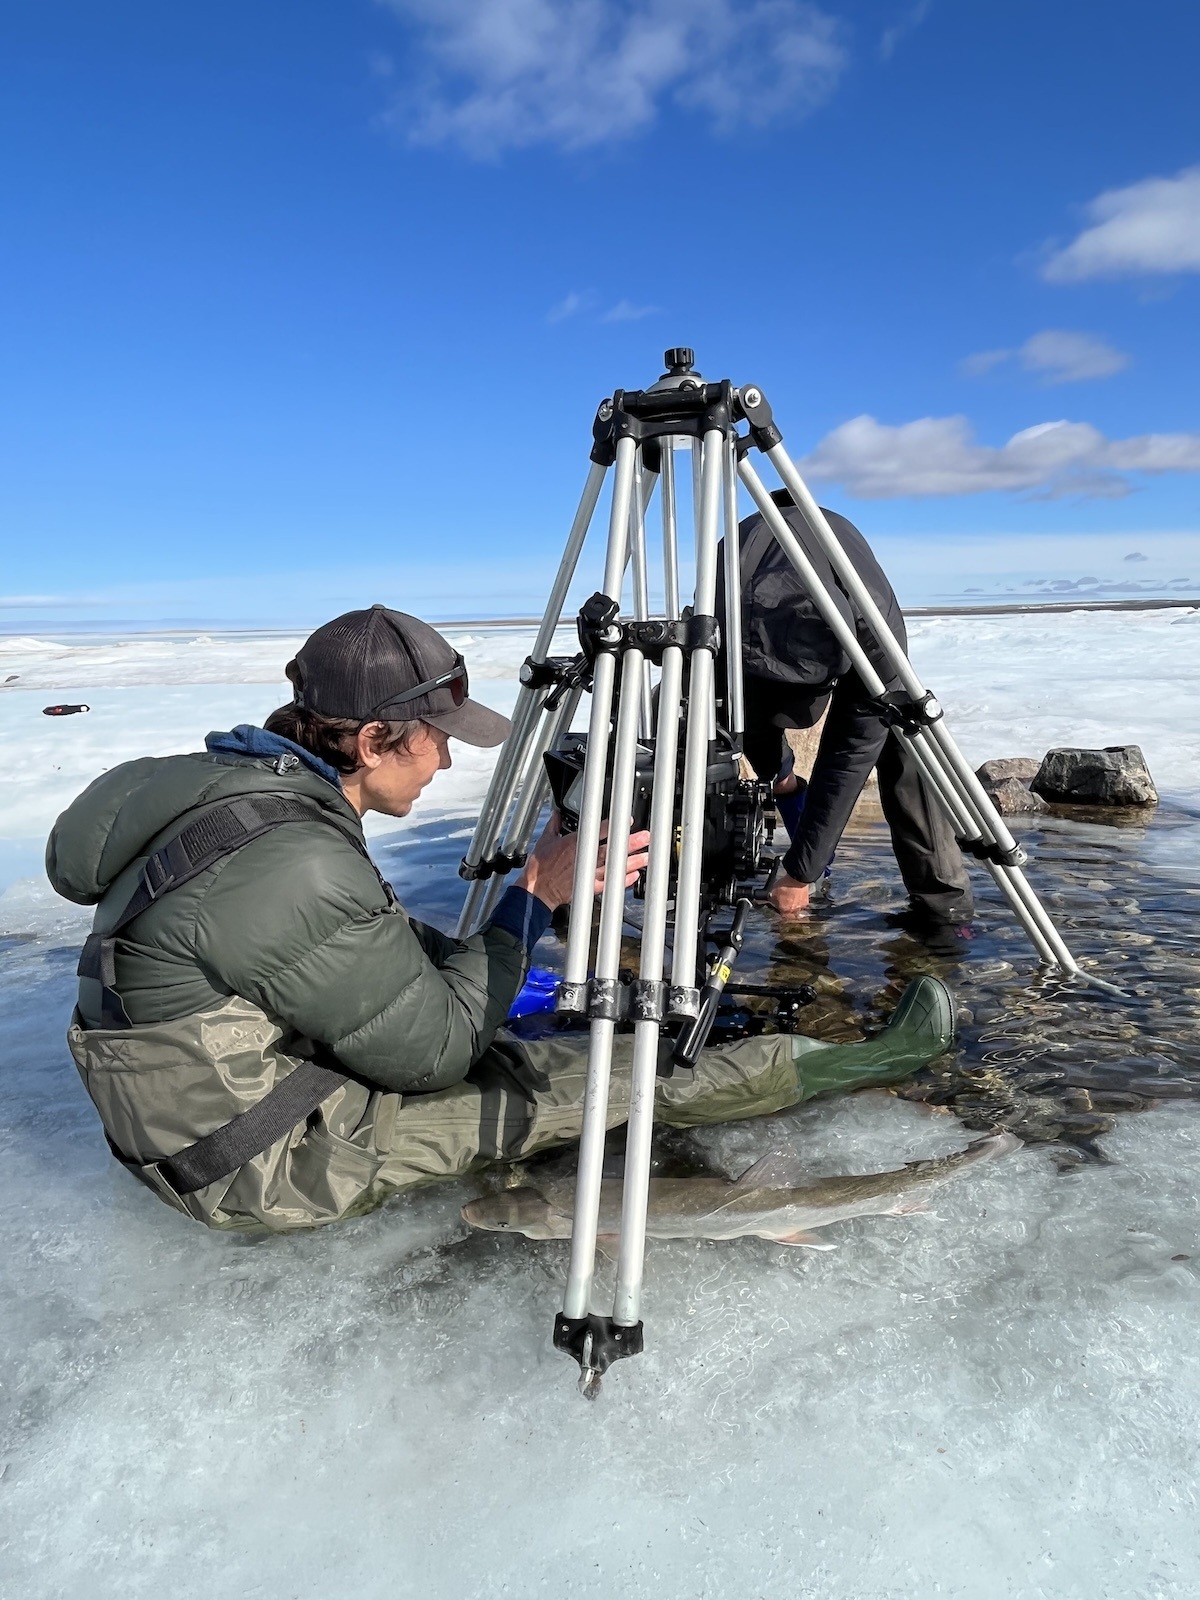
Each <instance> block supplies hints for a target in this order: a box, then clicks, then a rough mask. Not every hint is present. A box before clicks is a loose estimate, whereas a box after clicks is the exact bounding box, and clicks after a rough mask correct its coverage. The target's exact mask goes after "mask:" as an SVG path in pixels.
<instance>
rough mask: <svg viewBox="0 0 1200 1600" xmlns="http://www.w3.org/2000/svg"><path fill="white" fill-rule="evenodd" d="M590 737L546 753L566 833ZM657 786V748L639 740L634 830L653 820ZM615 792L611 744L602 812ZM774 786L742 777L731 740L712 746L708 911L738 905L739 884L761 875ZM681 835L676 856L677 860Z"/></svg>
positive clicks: (571, 828)
mask: <svg viewBox="0 0 1200 1600" xmlns="http://www.w3.org/2000/svg"><path fill="white" fill-rule="evenodd" d="M587 748H588V736H587V734H586V733H568V734H565V735H564V736H563V737H562V739H561V740H560V741H559V744H558V747H557V748H556V749H554V750H548V751H547V752H546V754H545V756H544V757H543V760H544V762H545V766H546V775H547V777H548V778H549V780H550V792H551V794H552V795H553V797H554V805H555V808H556V809H557V811H558V814H559V817H560V819H561V825H562V830H563V832H564V833H574V832H575V831H576V829H577V828H578V827H579V807H580V805H581V803H582V800H583V773H584V766H585V764H586V762H587ZM653 788H654V748H653V744H652V743H650V742H640V743H639V744H638V746H637V753H636V757H635V761H634V777H633V799H632V802H631V805H630V812H631V816H632V828H633V831H634V832H635V833H636V832H639V831H641V830H642V829H645V828H647V827H648V826H649V823H650V799H651V795H652V793H653ZM611 795H612V748H611V746H610V749H609V765H608V770H607V771H606V772H605V775H604V807H603V813H602V814H603V816H604V817H605V818H607V817H608V813H609V809H610V797H611ZM768 795H769V788H768V786H767V785H766V784H762V783H756V782H754V781H753V780H752V779H747V778H743V777H742V776H741V769H740V763H739V760H738V756H737V753H736V751H735V750H734V749H733V748H732V746H731V745H730V744H729V741H728V739H720V738H718V739H714V740H712V741H711V742H710V744H709V756H708V770H707V775H706V781H705V801H704V848H703V854H702V866H701V874H702V876H701V899H702V901H703V902H705V903H706V904H707V906H708V907H709V909H710V910H711V909H712V908H714V907H716V906H720V905H733V904H734V902H735V901H736V900H737V898H738V890H739V886H740V885H744V884H745V883H747V882H748V881H750V880H751V879H753V878H755V877H757V875H758V873H759V871H760V870H761V869H762V868H763V866H764V865H765V860H764V854H765V852H766V849H767V845H768V844H769V842H770V837H771V832H772V829H773V819H774V813H773V812H770V811H768V809H767V806H766V804H765V802H766V801H767V799H768ZM678 843H679V841H678V838H677V839H676V849H675V851H674V852H673V860H677V859H678V854H679V851H678Z"/></svg>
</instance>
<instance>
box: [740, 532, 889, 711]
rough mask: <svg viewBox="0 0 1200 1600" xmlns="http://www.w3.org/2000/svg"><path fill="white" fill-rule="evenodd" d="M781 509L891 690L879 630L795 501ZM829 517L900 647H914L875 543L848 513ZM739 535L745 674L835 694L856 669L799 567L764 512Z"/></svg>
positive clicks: (840, 541)
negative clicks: (847, 590)
mask: <svg viewBox="0 0 1200 1600" xmlns="http://www.w3.org/2000/svg"><path fill="white" fill-rule="evenodd" d="M776 503H777V504H778V503H779V502H778V501H777V502H776ZM781 510H782V511H783V515H784V518H785V520H786V521H787V524H788V526H789V527H790V528H791V530H792V532H793V533H794V534H795V535H796V538H797V540H798V541H799V543H800V544H801V545H802V546H803V548H804V553H805V554H806V555H807V556H808V558H809V560H810V561H811V562H812V564H813V566H814V567H815V568H816V570H817V573H818V575H819V576H820V578H821V581H822V583H823V584H824V585H825V587H826V589H827V590H828V591H829V593H830V595H831V596H832V598H833V600H834V602H835V604H836V605H837V608H838V610H839V611H840V612H841V614H842V616H843V617H844V618H845V619H846V621H847V622H849V623H852V624H853V626H854V629H855V632H856V633H857V635H858V639H859V642H860V643H861V644H862V646H863V648H864V650H865V651H866V653H867V655H868V657H869V658H870V661H871V664H872V665H873V666H874V668H875V670H876V671H877V672H878V673H879V675H880V677H881V678H882V679H883V680H884V682H885V683H886V684H887V685H888V687H889V688H891V687H893V686H894V683H895V679H894V676H893V674H892V671H891V668H890V667H889V666H888V664H887V662H886V660H885V659H884V657H883V656H882V654H881V653H880V651H879V649H878V646H877V645H876V642H875V638H874V635H873V634H872V633H871V632H870V630H869V629H868V628H867V627H866V625H865V624H864V623H863V621H862V619H861V617H860V616H859V615H858V612H857V611H856V610H855V608H854V606H853V605H852V604H851V602H850V599H849V597H848V596H847V594H846V593H845V591H844V589H843V588H842V586H841V583H840V581H839V579H838V577H837V575H836V574H835V572H834V570H833V568H832V567H831V566H830V564H829V560H828V558H827V557H826V555H825V553H824V551H823V550H822V549H821V547H820V545H819V544H818V543H817V541H816V539H815V538H814V536H813V534H812V532H811V531H810V529H809V526H808V524H807V523H806V522H805V520H804V518H803V516H802V515H801V514H800V511H799V509H798V508H797V507H796V506H794V505H792V504H791V503H790V501H789V502H788V503H787V504H786V505H783V506H781ZM822 510H823V511H824V507H822ZM824 514H825V517H826V520H827V521H828V522H829V525H830V526H831V527H832V529H833V531H834V533H835V534H836V535H837V538H838V541H839V543H840V544H841V546H842V549H843V550H844V551H845V552H846V554H847V555H848V556H849V558H850V561H851V563H852V564H853V566H854V569H855V571H856V572H857V573H858V575H859V577H860V578H861V579H862V580H863V582H864V584H865V585H866V587H867V592H868V593H869V594H870V596H871V598H872V600H874V602H875V604H876V605H877V606H878V607H879V609H880V611H882V613H883V615H884V618H885V620H886V622H887V624H888V627H889V628H891V630H892V632H893V633H894V634H895V635H896V637H897V639H898V640H899V641H900V645H901V647H902V648H903V649H907V647H908V639H907V635H906V633H905V631H904V615H903V613H902V612H901V610H900V603H899V601H898V600H897V599H896V594H895V591H894V590H893V588H892V586H891V584H890V583H889V582H888V580H887V578H886V577H885V576H884V573H883V569H882V567H881V566H880V565H879V563H878V561H876V559H875V557H874V555H873V554H872V552H871V547H870V545H868V543H867V541H866V540H865V539H864V538H863V536H862V534H861V533H859V531H858V529H857V528H856V527H855V526H854V524H853V523H852V522H850V521H848V520H847V518H845V517H842V516H839V515H838V513H837V512H836V511H824ZM738 532H739V535H740V542H741V551H742V563H741V566H742V661H743V664H744V668H745V672H746V675H747V676H748V677H752V678H765V679H767V680H768V681H769V682H772V683H794V684H802V685H804V686H805V687H806V688H808V689H809V690H811V691H812V692H813V693H814V694H824V693H828V692H829V691H830V690H831V689H832V688H833V685H834V684H835V683H836V682H837V680H838V679H839V678H841V677H844V676H845V674H846V673H847V672H848V671H849V670H850V663H849V661H848V660H847V658H846V655H845V652H844V651H843V650H842V647H841V646H840V645H839V643H838V641H837V639H836V638H835V637H834V635H833V633H832V631H831V629H830V627H829V625H828V623H826V622H825V620H824V619H823V618H822V616H821V615H820V613H819V612H818V610H817V608H816V606H815V605H814V604H813V602H812V600H811V599H810V598H809V595H808V593H807V591H806V590H805V588H804V586H803V584H802V583H801V581H800V576H799V574H798V573H797V572H796V569H795V568H794V567H793V566H792V564H791V562H790V561H789V560H788V558H787V556H786V555H785V554H784V553H783V551H782V550H781V549H780V547H779V545H778V544H777V543H776V542H775V540H774V539H773V538H772V537H771V534H770V530H769V529H768V528H767V526H766V523H765V522H764V520H763V518H762V517H761V516H760V515H758V514H757V513H756V514H755V515H754V516H752V517H747V518H746V520H745V521H744V522H743V523H742V524H741V525H740V527H739V529H738ZM717 615H718V617H720V618H722V620H723V619H724V615H725V565H724V547H723V542H722V550H721V558H720V560H719V561H718V565H717Z"/></svg>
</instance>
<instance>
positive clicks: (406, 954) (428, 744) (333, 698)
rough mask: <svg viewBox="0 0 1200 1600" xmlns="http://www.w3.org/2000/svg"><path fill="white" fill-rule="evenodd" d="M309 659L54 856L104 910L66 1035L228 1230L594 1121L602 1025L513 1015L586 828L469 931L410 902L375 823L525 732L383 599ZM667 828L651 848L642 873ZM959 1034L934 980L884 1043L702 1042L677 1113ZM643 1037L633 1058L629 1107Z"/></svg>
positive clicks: (561, 1137)
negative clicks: (526, 1026)
mask: <svg viewBox="0 0 1200 1600" xmlns="http://www.w3.org/2000/svg"><path fill="white" fill-rule="evenodd" d="M287 673H288V678H289V679H290V681H291V682H292V684H293V685H294V686H295V697H294V700H293V703H292V704H291V705H289V706H284V707H282V708H281V709H280V710H278V711H275V712H273V713H272V714H271V716H269V717H268V718H267V721H266V725H265V727H264V728H254V727H249V726H241V727H238V728H235V729H234V730H233V732H232V733H218V734H210V736H209V738H208V740H207V746H208V748H207V750H205V751H199V752H197V753H196V754H194V755H181V756H167V757H164V758H146V759H144V760H140V761H130V762H126V763H124V764H123V765H121V766H118V767H114V768H113V769H112V770H111V771H109V772H106V773H104V774H103V775H102V776H101V777H99V778H97V779H96V781H95V782H94V783H93V784H91V785H90V787H89V788H87V789H86V790H85V791H84V792H83V793H82V794H81V795H80V796H79V797H78V799H77V800H75V801H74V803H73V804H72V805H71V806H70V807H69V808H68V809H67V810H66V811H65V812H64V813H63V815H62V816H61V817H60V818H59V820H58V822H57V823H56V824H55V827H54V831H53V833H52V834H51V837H50V842H49V845H48V847H47V854H46V866H47V872H48V874H49V877H50V881H51V882H52V884H53V885H54V887H55V889H56V890H57V891H58V892H59V893H60V894H62V895H65V896H66V897H67V898H68V899H70V900H74V901H76V902H77V903H79V904H81V905H92V904H94V905H96V907H97V910H96V920H95V926H94V931H93V933H92V935H91V937H90V938H89V940H88V941H87V944H86V945H85V946H84V951H83V955H82V957H81V959H80V965H79V971H80V979H81V981H80V986H79V1005H78V1010H77V1011H76V1014H75V1016H74V1018H73V1020H72V1022H71V1027H70V1031H69V1035H68V1038H69V1043H70V1048H71V1053H72V1055H73V1056H74V1058H75V1061H76V1064H77V1065H78V1067H79V1071H80V1073H81V1075H82V1077H83V1080H84V1083H85V1084H86V1086H87V1089H88V1092H89V1094H90V1095H91V1097H92V1099H93V1101H94V1102H95V1105H96V1108H97V1110H98V1111H99V1113H100V1117H101V1120H102V1121H103V1124H104V1128H105V1132H106V1134H107V1137H108V1141H109V1144H110V1146H111V1148H112V1150H113V1153H114V1155H115V1156H116V1157H117V1158H118V1160H120V1161H121V1162H122V1163H123V1164H124V1165H125V1166H126V1167H128V1168H129V1170H130V1171H131V1172H133V1173H134V1174H135V1175H136V1176H137V1177H139V1178H141V1179H142V1180H143V1182H145V1183H147V1184H148V1185H149V1186H150V1187H151V1188H152V1189H154V1191H155V1192H156V1193H157V1194H158V1195H159V1196H160V1197H161V1198H162V1199H164V1200H166V1201H167V1202H168V1203H169V1204H171V1205H173V1206H174V1207H176V1209H178V1210H181V1211H184V1212H186V1213H188V1214H189V1215H190V1216H192V1217H194V1218H196V1219H197V1220H198V1221H201V1222H204V1223H207V1224H209V1225H210V1226H212V1227H220V1228H243V1227H254V1226H258V1225H261V1226H265V1227H267V1228H272V1229H285V1228H298V1227H311V1226H313V1225H315V1224H318V1223H323V1222H330V1221H334V1220H335V1219H337V1218H340V1217H344V1216H349V1215H355V1214H357V1213H360V1212H363V1211H367V1210H369V1209H371V1208H372V1207H373V1206H376V1205H378V1204H379V1203H380V1202H381V1201H382V1200H384V1199H385V1198H386V1197H387V1196H388V1195H389V1194H393V1193H395V1192H396V1191H398V1190H402V1189H407V1188H410V1187H412V1186H413V1185H415V1184H419V1183H426V1182H428V1181H430V1180H431V1179H438V1178H449V1177H456V1176H459V1175H461V1174H462V1173H465V1172H467V1171H469V1170H471V1169H472V1168H474V1167H477V1166H479V1165H482V1164H485V1163H487V1162H491V1161H508V1160H512V1159H514V1158H516V1157H519V1156H527V1155H529V1154H531V1153H532V1152H534V1151H536V1150H541V1149H544V1148H546V1147H548V1146H550V1145H555V1144H562V1143H564V1142H567V1141H570V1140H572V1139H574V1138H575V1137H577V1136H578V1133H579V1129H580V1123H581V1118H582V1108H583V1091H584V1081H585V1075H586V1060H587V1041H586V1037H585V1036H582V1035H578V1034H577V1035H574V1036H568V1035H561V1036H556V1037H553V1038H550V1039H548V1040H544V1041H540V1042H536V1043H526V1042H522V1041H518V1040H516V1039H514V1038H512V1037H511V1036H509V1035H507V1034H506V1033H505V1031H504V1023H505V1020H506V1018H507V1016H508V1012H509V1008H510V1006H511V1005H512V1002H513V999H514V997H515V996H516V994H517V992H518V990H519V989H520V988H521V985H522V982H523V981H524V978H525V974H526V971H527V970H528V966H529V960H530V954H531V952H532V950H533V947H534V945H535V944H536V943H537V941H538V939H539V938H540V937H541V935H542V934H543V933H544V932H545V930H546V928H547V926H548V924H549V921H550V914H551V912H552V911H553V910H554V909H555V908H556V907H557V906H559V905H562V904H564V903H565V902H566V901H567V900H568V899H569V898H570V894H571V887H572V877H573V872H574V860H575V841H574V838H573V837H565V838H564V837H560V836H559V834H558V831H557V828H556V827H555V825H554V824H553V823H552V824H551V825H550V827H548V828H547V829H546V831H545V833H543V835H542V837H541V839H540V840H539V841H538V843H537V845H536V846H535V848H534V850H533V853H532V855H531V857H530V859H529V862H528V865H527V866H526V867H525V869H524V871H523V872H522V873H521V875H520V877H519V878H518V879H517V881H516V883H515V884H514V885H513V886H512V887H511V888H510V889H508V891H507V892H506V893H505V895H504V897H503V899H502V900H501V901H500V902H499V904H498V906H497V908H496V911H495V914H494V915H493V917H492V919H491V921H490V922H489V923H488V924H487V926H486V927H485V928H483V929H482V930H481V931H480V932H479V933H477V934H474V935H473V936H472V937H471V938H469V939H452V938H450V937H448V936H447V935H446V934H444V933H440V932H439V931H438V930H437V929H436V928H431V927H428V926H427V925H426V924H424V923H420V922H417V921H415V920H413V919H412V918H410V917H409V916H408V915H407V913H406V912H405V911H404V909H403V908H402V907H401V906H400V905H398V904H397V902H396V899H395V896H394V895H393V893H392V891H391V888H390V886H389V885H388V884H387V883H386V882H385V881H384V880H383V879H382V878H381V876H380V874H379V872H378V871H377V869H376V867H375V866H374V864H373V862H372V860H371V857H370V855H369V854H368V851H367V847H366V844H365V842H364V839H363V832H362V824H361V820H360V819H361V818H362V816H363V815H364V814H365V813H366V812H368V811H379V812H382V813H383V814H384V815H386V816H393V817H402V816H406V815H407V814H408V812H409V810H410V809H411V807H412V805H413V802H414V801H415V800H416V799H417V797H418V796H419V795H420V794H421V792H422V790H423V789H424V788H425V787H426V786H427V784H428V783H429V782H430V781H431V779H432V778H433V777H434V776H435V774H436V773H438V772H439V771H441V770H443V769H444V768H447V767H449V765H450V740H451V739H462V740H465V741H466V742H467V743H468V744H474V745H482V746H491V745H498V744H499V743H500V742H501V741H502V740H503V738H504V736H505V734H506V733H507V731H508V722H507V720H506V719H505V718H504V717H501V716H499V715H497V714H496V713H495V712H493V711H489V710H488V709H487V708H486V707H484V706H481V705H479V704H478V703H476V702H475V701H473V700H471V699H470V698H469V697H468V693H467V671H466V667H465V665H464V663H463V661H462V658H461V656H459V655H457V654H456V653H455V651H454V650H453V648H452V647H451V646H450V645H449V644H448V643H447V642H446V641H445V640H444V639H443V638H442V637H441V636H440V634H438V633H436V632H435V631H434V630H433V629H432V628H430V627H428V626H427V625H426V624H425V623H423V622H420V621H418V620H417V619H416V618H414V617H409V616H405V615H403V614H401V613H399V612H395V611H388V610H386V609H384V607H382V606H373V607H371V609H370V610H369V611H352V612H349V613H347V614H346V615H345V616H342V617H338V618H335V620H334V621H332V622H330V623H327V624H326V625H325V626H324V627H323V628H319V629H318V630H317V632H316V633H314V634H313V635H312V637H311V638H310V639H309V640H308V641H307V642H306V643H305V645H304V646H303V648H302V649H301V650H300V652H299V654H298V655H297V657H296V659H295V661H293V662H291V663H290V664H289V666H288V669H287ZM647 842H648V835H646V834H635V835H634V836H633V837H632V839H631V840H630V857H629V866H630V881H632V879H633V877H634V876H635V875H636V873H637V871H638V870H639V869H640V868H641V867H642V866H643V865H644V864H645V859H646V854H645V853H646V845H647ZM602 872H603V865H602V864H601V873H602ZM953 1031H954V1025H953V1007H952V1003H951V1000H950V996H949V994H948V993H947V991H946V990H945V988H944V987H943V986H942V985H941V984H940V983H938V982H937V981H936V980H934V979H932V978H921V979H918V980H917V982H916V983H914V984H912V985H910V986H909V988H908V990H907V991H906V992H905V994H904V995H903V997H902V998H901V1000H900V1003H899V1005H898V1006H897V1008H896V1011H895V1013H894V1015H893V1016H892V1018H891V1021H890V1022H889V1024H888V1026H887V1027H886V1028H885V1029H884V1030H883V1031H882V1032H881V1033H880V1034H878V1035H876V1036H875V1037H874V1038H872V1039H869V1040H866V1041H864V1042H862V1043H858V1044H849V1045H845V1044H841V1045H829V1044H823V1043H820V1042H819V1041H817V1040H815V1039H807V1038H802V1037H797V1036H794V1035H789V1034H777V1035H771V1036H767V1037H759V1038H753V1039H744V1040H740V1041H738V1042H737V1043H734V1044H730V1045H727V1046H724V1047H721V1048H716V1049H711V1050H707V1051H705V1053H704V1054H703V1056H702V1057H701V1059H700V1062H699V1064H698V1066H697V1068H696V1071H695V1072H694V1073H688V1072H683V1073H679V1074H676V1076H675V1077H673V1078H671V1079H667V1080H663V1081H662V1082H661V1083H660V1085H659V1088H658V1105H657V1116H658V1117H659V1119H660V1120H661V1121H663V1122H665V1123H670V1124H674V1125H676V1126H684V1125H688V1124H696V1123H707V1122H720V1121H725V1120H727V1119H729V1118H733V1117H746V1116H757V1115H761V1114H764V1113H767V1112H773V1111H778V1110H780V1109H782V1108H783V1107H785V1106H790V1105H794V1104H796V1103H797V1102H799V1101H801V1100H806V1099H808V1098H809V1097H810V1096H812V1095H815V1094H819V1093H822V1092H824V1091H827V1090H831V1089H852V1088H859V1087H862V1086H864V1085H867V1084H873V1083H891V1082H894V1081H895V1080H897V1079H899V1078H902V1077H905V1076H907V1075H908V1074H909V1073H911V1072H913V1071H915V1070H916V1068H917V1067H919V1066H922V1065H924V1064H925V1063H926V1062H928V1061H930V1060H932V1059H933V1058H934V1057H936V1056H938V1055H940V1054H942V1052H943V1051H945V1050H946V1049H947V1048H948V1046H949V1045H950V1043H951V1041H952V1038H953ZM630 1044H631V1041H630V1040H629V1039H624V1038H619V1039H618V1040H617V1047H616V1049H615V1051H614V1060H613V1079H614V1092H613V1097H612V1104H613V1106H614V1108H616V1107H618V1106H620V1105H622V1104H623V1103H625V1102H627V1100H628V1085H629V1076H630V1054H631V1052H630V1049H629V1046H630Z"/></svg>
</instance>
